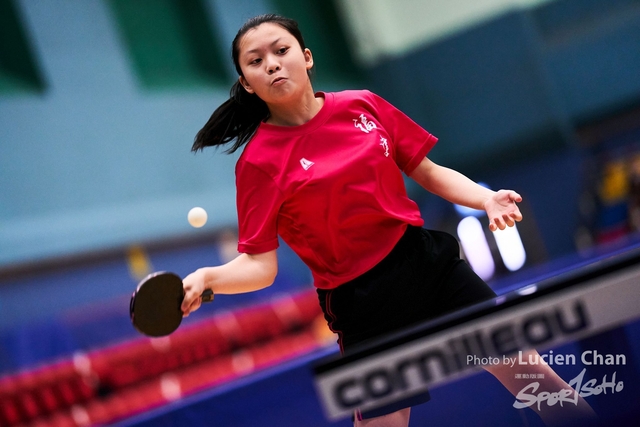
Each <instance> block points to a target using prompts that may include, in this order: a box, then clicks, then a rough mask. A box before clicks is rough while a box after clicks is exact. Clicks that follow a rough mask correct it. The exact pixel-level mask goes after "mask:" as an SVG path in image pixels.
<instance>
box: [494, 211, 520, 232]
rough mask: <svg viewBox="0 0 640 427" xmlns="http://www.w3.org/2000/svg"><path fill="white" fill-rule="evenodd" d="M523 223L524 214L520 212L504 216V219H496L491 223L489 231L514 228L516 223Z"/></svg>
mask: <svg viewBox="0 0 640 427" xmlns="http://www.w3.org/2000/svg"><path fill="white" fill-rule="evenodd" d="M519 221H522V214H521V213H520V211H516V212H511V213H509V214H504V215H502V217H495V218H493V220H491V222H490V223H489V230H491V231H496V230H504V229H505V228H507V227H513V226H514V225H516V222H519Z"/></svg>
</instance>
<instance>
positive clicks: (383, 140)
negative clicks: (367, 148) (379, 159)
mask: <svg viewBox="0 0 640 427" xmlns="http://www.w3.org/2000/svg"><path fill="white" fill-rule="evenodd" d="M380 145H382V148H384V156H385V157H389V144H388V143H387V138H383V137H380Z"/></svg>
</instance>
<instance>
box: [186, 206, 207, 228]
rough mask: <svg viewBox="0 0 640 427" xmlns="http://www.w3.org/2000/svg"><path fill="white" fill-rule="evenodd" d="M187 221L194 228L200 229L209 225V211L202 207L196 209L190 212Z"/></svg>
mask: <svg viewBox="0 0 640 427" xmlns="http://www.w3.org/2000/svg"><path fill="white" fill-rule="evenodd" d="M187 219H188V220H189V224H191V226H192V227H195V228H200V227H202V226H203V225H205V224H206V223H207V211H205V210H204V209H202V208H200V207H195V208H193V209H191V210H190V211H189V215H187Z"/></svg>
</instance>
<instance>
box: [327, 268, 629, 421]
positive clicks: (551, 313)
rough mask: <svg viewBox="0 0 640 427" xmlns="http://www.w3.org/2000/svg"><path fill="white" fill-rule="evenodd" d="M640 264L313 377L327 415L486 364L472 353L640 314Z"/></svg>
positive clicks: (589, 331)
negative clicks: (472, 360)
mask: <svg viewBox="0 0 640 427" xmlns="http://www.w3.org/2000/svg"><path fill="white" fill-rule="evenodd" d="M639 281H640V267H632V268H629V269H626V270H623V271H620V272H615V273H611V274H609V275H607V276H604V277H600V278H597V279H592V280H590V281H587V282H585V283H582V284H580V285H579V286H576V287H574V288H569V289H565V290H561V291H558V292H556V293H552V294H549V295H546V296H543V297H540V298H535V299H533V300H530V301H527V302H526V303H523V304H521V305H515V306H512V307H509V308H506V309H504V310H501V311H497V312H494V313H491V314H488V315H486V316H484V317H482V318H479V319H474V320H472V321H468V322H466V323H462V324H460V325H457V326H454V327H452V328H449V329H447V330H444V331H440V332H437V333H434V334H433V335H430V336H426V337H423V338H420V339H417V340H415V341H411V342H407V343H405V344H402V345H399V346H397V347H394V348H392V349H388V350H386V351H382V352H380V353H376V354H373V355H370V356H367V357H363V358H361V359H358V360H354V361H351V362H348V363H345V364H337V365H339V366H336V367H335V368H333V369H329V370H326V371H324V372H321V373H319V374H316V377H315V386H316V390H317V393H318V396H319V397H320V401H321V403H322V405H323V407H324V410H325V413H326V415H327V417H328V418H329V419H339V418H343V417H348V416H351V414H352V413H353V411H354V410H355V409H359V410H361V411H368V410H371V409H375V408H379V407H381V406H384V405H387V404H391V403H395V402H399V401H401V400H403V399H408V398H410V397H412V396H414V395H416V394H418V393H420V392H424V391H426V390H427V389H428V387H429V386H435V385H438V384H443V383H447V382H451V381H455V380H456V379H459V378H462V377H464V376H467V375H470V374H472V373H473V372H475V371H476V370H478V369H480V367H479V366H477V364H475V363H468V359H467V357H468V356H469V355H474V356H476V357H478V358H483V357H485V358H491V357H495V356H501V355H504V354H513V353H516V352H518V351H519V350H524V349H530V348H535V349H537V350H543V349H545V348H550V347H554V346H557V345H560V344H563V343H567V342H570V341H574V340H578V339H581V338H584V337H587V336H590V335H593V334H596V333H598V332H602V331H605V330H608V329H612V328H614V327H616V326H619V325H621V324H624V323H627V322H630V321H633V320H635V319H637V318H638V317H640V292H639V291H638V282H639Z"/></svg>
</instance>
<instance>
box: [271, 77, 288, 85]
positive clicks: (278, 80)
mask: <svg viewBox="0 0 640 427" xmlns="http://www.w3.org/2000/svg"><path fill="white" fill-rule="evenodd" d="M286 80H287V78H286V77H276V78H275V79H273V81H272V82H271V86H277V85H279V84H282V83H284V82H285V81H286Z"/></svg>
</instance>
